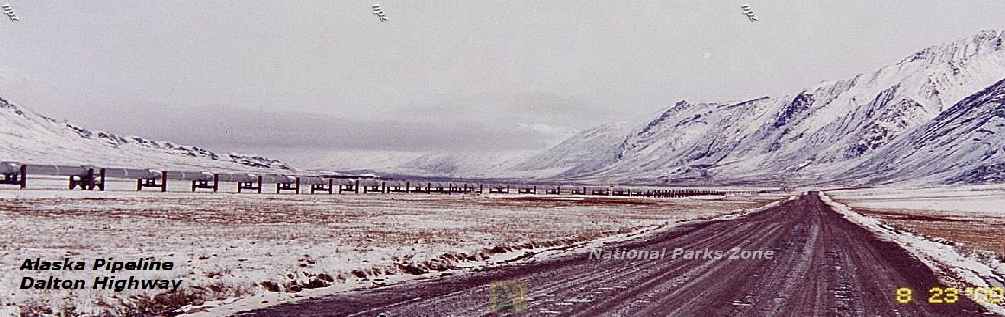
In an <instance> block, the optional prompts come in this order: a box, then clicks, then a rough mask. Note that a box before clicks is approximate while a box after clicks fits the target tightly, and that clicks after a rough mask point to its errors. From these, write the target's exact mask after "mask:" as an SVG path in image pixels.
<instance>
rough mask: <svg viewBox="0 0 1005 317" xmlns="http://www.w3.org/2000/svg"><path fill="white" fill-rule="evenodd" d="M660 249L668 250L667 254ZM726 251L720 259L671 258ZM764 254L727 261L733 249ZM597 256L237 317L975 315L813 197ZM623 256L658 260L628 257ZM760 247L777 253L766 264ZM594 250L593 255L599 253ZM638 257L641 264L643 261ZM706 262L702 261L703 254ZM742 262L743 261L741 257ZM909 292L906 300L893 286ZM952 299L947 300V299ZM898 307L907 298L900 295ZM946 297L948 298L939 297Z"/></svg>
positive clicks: (918, 267)
mask: <svg viewBox="0 0 1005 317" xmlns="http://www.w3.org/2000/svg"><path fill="white" fill-rule="evenodd" d="M664 249H665V250H666V251H665V252H666V253H663V252H664V251H662V250H664ZM676 249H681V251H696V252H704V250H706V249H707V250H710V251H711V252H714V251H724V253H725V254H726V256H725V257H724V258H720V259H714V257H713V258H711V259H710V258H707V257H699V258H698V259H684V258H683V256H684V254H680V253H679V254H678V257H676V258H674V257H673V256H672V255H673V254H674V252H675V251H674V250H676ZM733 249H737V250H742V251H747V252H748V253H747V255H748V257H751V256H749V255H750V253H749V252H754V251H762V252H761V255H762V256H761V257H760V258H748V259H729V256H730V255H734V254H730V252H728V251H729V250H733ZM602 250H603V252H614V251H619V250H620V251H621V252H617V253H608V254H613V255H620V256H618V257H621V258H622V259H606V260H605V259H597V258H596V257H593V258H591V255H590V254H583V255H575V256H567V257H564V258H558V259H554V260H548V261H541V262H536V263H529V264H524V265H515V266H509V267H503V268H497V269H491V270H487V271H484V272H477V273H471V274H464V275H459V276H455V277H447V278H443V279H436V280H428V281H422V282H416V283H410V284H406V285H399V286H391V287H386V288H380V289H372V290H364V291H358V292H352V293H348V294H343V295H337V296H332V297H326V298H319V299H313V300H308V301H303V302H299V303H295V304H287V305H281V306H276V307H272V308H267V309H263V310H258V311H251V312H243V313H239V314H238V315H239V316H379V315H383V316H507V315H512V316H981V315H985V314H987V313H986V311H985V310H984V309H983V308H981V307H980V306H979V305H977V304H976V303H974V302H973V301H971V300H969V299H967V298H966V297H964V296H962V295H961V296H959V299H958V300H955V302H954V303H951V304H950V303H943V304H930V303H929V299H930V297H931V294H930V293H929V289H931V288H932V287H937V286H939V283H938V282H937V280H936V277H935V275H934V274H933V273H932V271H931V270H930V269H929V268H928V267H926V266H925V265H924V264H922V263H921V262H919V261H918V260H917V259H916V258H914V257H912V256H911V255H909V253H908V252H907V251H905V250H904V249H903V248H901V247H900V246H898V245H896V244H894V243H892V242H888V241H883V240H880V239H878V238H877V237H876V236H875V235H873V234H872V233H870V232H869V231H867V230H866V229H863V228H862V227H859V226H857V225H855V224H853V223H851V222H849V221H848V220H846V219H845V218H844V217H842V216H841V215H839V214H837V213H836V212H834V211H833V210H831V209H830V208H828V207H827V206H826V205H824V203H823V202H822V201H821V200H820V198H819V196H817V195H816V194H807V195H803V196H801V197H800V198H799V199H797V200H792V201H788V202H785V203H783V204H781V205H779V206H777V207H774V208H770V209H767V210H764V211H762V212H757V213H753V214H749V215H746V216H743V217H740V218H738V219H734V220H727V221H714V222H706V223H701V224H693V225H687V226H682V227H678V228H676V229H673V230H670V231H667V232H664V233H661V234H659V235H656V236H653V237H651V238H648V239H645V240H637V241H629V242H625V243H622V244H618V245H610V246H606V247H604V248H603V249H602ZM628 250H645V251H649V252H647V254H649V255H650V256H652V257H657V256H656V255H653V254H652V252H651V251H656V252H659V254H660V255H661V256H662V257H661V258H658V259H649V258H647V259H644V260H640V259H634V260H628V259H624V258H623V257H625V256H627V255H629V254H630V253H627V252H625V251H628ZM765 251H773V252H774V255H773V256H772V257H771V259H767V256H765V254H766V252H765ZM599 254H601V253H593V255H594V256H596V255H599ZM639 254H640V253H638V252H636V253H634V254H633V255H635V257H636V258H638V257H640V256H639ZM702 255H705V253H702ZM737 255H742V253H740V254H737ZM898 288H908V289H911V290H912V295H911V296H910V297H909V298H910V302H909V303H907V304H902V303H899V302H898V301H897V294H896V292H897V289H898ZM950 297H951V296H950ZM901 299H902V300H903V299H905V298H904V297H902V298H901ZM935 299H936V300H940V299H941V300H942V301H944V302H948V301H953V298H947V297H946V296H942V297H937V298H935Z"/></svg>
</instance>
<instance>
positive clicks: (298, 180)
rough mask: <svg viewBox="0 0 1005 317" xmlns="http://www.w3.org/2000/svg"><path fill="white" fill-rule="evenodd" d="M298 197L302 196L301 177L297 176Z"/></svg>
mask: <svg viewBox="0 0 1005 317" xmlns="http://www.w3.org/2000/svg"><path fill="white" fill-rule="evenodd" d="M297 195H300V176H297Z"/></svg>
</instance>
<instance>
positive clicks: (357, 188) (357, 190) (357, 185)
mask: <svg viewBox="0 0 1005 317" xmlns="http://www.w3.org/2000/svg"><path fill="white" fill-rule="evenodd" d="M356 193H357V194H359V179H358V178H357V179H356Z"/></svg>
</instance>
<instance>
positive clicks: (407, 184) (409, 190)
mask: <svg viewBox="0 0 1005 317" xmlns="http://www.w3.org/2000/svg"><path fill="white" fill-rule="evenodd" d="M411 186H412V184H411V183H409V182H405V193H406V194H408V193H411V192H412V187H411Z"/></svg>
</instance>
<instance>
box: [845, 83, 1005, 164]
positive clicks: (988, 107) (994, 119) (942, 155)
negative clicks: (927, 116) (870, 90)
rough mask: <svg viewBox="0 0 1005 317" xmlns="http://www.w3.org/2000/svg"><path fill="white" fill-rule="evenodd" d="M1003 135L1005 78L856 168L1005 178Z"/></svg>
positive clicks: (1004, 142)
mask: <svg viewBox="0 0 1005 317" xmlns="http://www.w3.org/2000/svg"><path fill="white" fill-rule="evenodd" d="M1003 136H1005V80H1002V81H999V82H998V83H996V84H994V85H992V86H990V87H988V88H986V89H984V90H982V91H980V92H978V93H976V94H974V95H972V96H970V97H967V98H966V99H964V100H963V101H960V102H959V103H957V104H956V105H955V106H953V107H951V108H949V109H947V110H946V111H944V112H942V114H940V115H939V116H938V117H936V118H935V119H934V120H932V121H931V122H928V123H926V124H924V125H922V126H921V127H919V128H918V129H915V130H913V131H911V133H909V134H907V135H905V136H904V137H902V138H900V139H899V140H897V142H896V143H894V144H891V145H890V146H889V147H886V148H884V149H883V150H882V151H881V152H880V153H877V155H875V156H873V157H872V158H871V159H870V160H869V161H867V162H865V163H863V164H862V165H860V166H857V167H856V168H855V169H854V171H857V174H869V173H871V174H880V175H881V176H882V178H878V179H877V180H883V179H886V180H892V181H897V180H908V179H910V180H918V181H922V182H924V181H925V180H927V179H933V180H936V181H948V182H950V183H1000V182H1005V137H1003ZM874 176H875V175H874Z"/></svg>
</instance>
